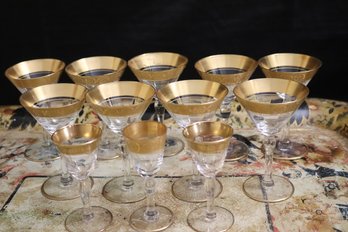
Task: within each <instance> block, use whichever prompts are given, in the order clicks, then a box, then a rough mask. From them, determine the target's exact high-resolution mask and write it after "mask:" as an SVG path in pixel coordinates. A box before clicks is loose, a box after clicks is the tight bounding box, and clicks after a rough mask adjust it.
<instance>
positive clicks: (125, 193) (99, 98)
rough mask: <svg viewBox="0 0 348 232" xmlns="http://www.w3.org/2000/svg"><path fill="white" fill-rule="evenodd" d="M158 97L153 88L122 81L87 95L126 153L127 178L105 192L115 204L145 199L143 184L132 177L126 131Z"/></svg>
mask: <svg viewBox="0 0 348 232" xmlns="http://www.w3.org/2000/svg"><path fill="white" fill-rule="evenodd" d="M154 94H155V90H154V88H152V87H151V86H150V85H147V84H144V83H141V82H136V81H119V82H111V83H106V84H101V85H98V86H96V87H94V88H93V89H91V90H90V91H89V92H88V93H87V95H86V100H87V103H88V104H90V106H91V107H92V109H93V110H94V111H95V112H96V113H97V114H98V115H99V117H100V118H101V119H102V120H103V122H104V123H105V124H106V125H107V126H108V127H109V128H110V129H111V131H113V132H114V134H115V144H119V146H120V148H119V149H120V150H121V151H122V160H123V167H124V175H123V176H119V177H115V178H113V179H111V180H110V181H109V182H108V183H106V184H105V185H104V187H103V191H102V194H103V196H104V197H105V198H106V199H108V200H110V201H112V202H117V203H132V202H137V201H140V200H142V199H144V198H145V193H144V188H143V180H142V179H141V178H140V177H139V176H132V175H131V173H130V171H131V169H130V163H131V160H130V157H129V155H128V153H127V152H126V151H124V144H123V142H124V141H123V136H122V129H123V128H124V127H126V126H127V125H128V124H130V123H132V122H135V121H138V120H140V119H141V117H142V115H143V114H144V112H145V111H146V109H147V107H148V106H149V105H150V103H151V101H152V98H153V96H154ZM116 140H117V141H116Z"/></svg>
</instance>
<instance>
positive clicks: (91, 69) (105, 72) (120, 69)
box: [65, 56, 127, 160]
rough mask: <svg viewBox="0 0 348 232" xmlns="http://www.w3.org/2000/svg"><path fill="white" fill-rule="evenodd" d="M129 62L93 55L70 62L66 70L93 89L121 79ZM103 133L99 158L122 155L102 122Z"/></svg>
mask: <svg viewBox="0 0 348 232" xmlns="http://www.w3.org/2000/svg"><path fill="white" fill-rule="evenodd" d="M126 67H127V62H126V61H125V60H124V59H122V58H119V57H114V56H92V57H86V58H82V59H79V60H76V61H74V62H72V63H70V64H68V65H67V66H66V68H65V72H66V73H67V74H68V76H69V77H70V78H71V80H73V82H75V83H76V84H80V85H83V86H85V87H86V88H88V89H91V88H93V87H95V86H97V85H100V84H104V83H109V82H114V81H119V80H120V78H121V76H122V75H123V73H124V71H125V69H126ZM102 128H103V135H102V141H101V144H100V146H99V152H98V160H109V159H114V158H117V157H119V156H120V154H121V151H119V150H117V146H115V145H114V143H112V142H111V138H110V129H109V128H108V127H107V126H106V125H105V123H103V124H102Z"/></svg>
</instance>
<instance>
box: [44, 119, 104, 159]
mask: <svg viewBox="0 0 348 232" xmlns="http://www.w3.org/2000/svg"><path fill="white" fill-rule="evenodd" d="M101 134H102V130H101V128H100V127H99V126H96V125H93V124H90V123H86V124H73V125H68V126H64V127H62V128H60V129H58V130H56V131H55V132H54V133H53V134H52V136H51V139H52V141H53V143H54V145H56V146H57V149H58V151H59V152H60V153H61V154H64V155H80V154H89V153H92V152H93V151H95V150H96V149H97V148H98V146H99V142H100V138H101ZM79 138H84V139H88V141H86V142H83V143H79V144H69V141H70V140H71V139H79Z"/></svg>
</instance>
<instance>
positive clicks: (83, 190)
mask: <svg viewBox="0 0 348 232" xmlns="http://www.w3.org/2000/svg"><path fill="white" fill-rule="evenodd" d="M90 192H91V184H90V182H89V180H88V177H87V178H85V179H83V180H80V196H81V200H82V204H83V219H84V220H86V221H88V220H89V219H91V218H93V212H92V210H91V205H90V201H89V194H90Z"/></svg>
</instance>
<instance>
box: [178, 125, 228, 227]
mask: <svg viewBox="0 0 348 232" xmlns="http://www.w3.org/2000/svg"><path fill="white" fill-rule="evenodd" d="M232 134H233V129H232V127H231V126H229V125H227V124H225V123H223V122H197V123H193V124H191V125H189V126H187V127H186V128H185V129H184V131H183V135H184V137H185V139H186V142H187V144H188V147H189V148H190V150H191V154H192V158H193V160H194V162H195V164H196V166H197V169H198V170H199V172H200V173H201V174H202V175H204V176H205V178H206V181H205V185H206V195H207V206H206V207H198V208H196V209H194V210H192V211H191V212H190V213H189V215H188V217H187V223H188V224H189V226H190V227H191V228H192V229H194V230H195V231H214V232H219V231H227V230H228V229H229V228H231V226H232V225H233V223H234V217H233V214H232V213H231V212H230V211H229V210H228V209H226V208H223V207H220V206H215V205H214V198H215V195H214V194H213V193H214V192H215V178H216V174H217V173H218V172H219V171H221V169H222V167H223V165H224V161H225V158H226V155H227V149H228V147H229V144H230V140H231V137H232Z"/></svg>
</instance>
